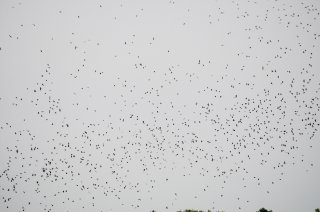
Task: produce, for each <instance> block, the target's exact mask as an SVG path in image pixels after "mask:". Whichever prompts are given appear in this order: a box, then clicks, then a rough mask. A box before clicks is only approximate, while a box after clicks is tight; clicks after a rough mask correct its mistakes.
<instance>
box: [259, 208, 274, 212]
mask: <svg viewBox="0 0 320 212" xmlns="http://www.w3.org/2000/svg"><path fill="white" fill-rule="evenodd" d="M257 212H272V210H270V211H269V210H267V209H265V208H260V210H258V211H257Z"/></svg>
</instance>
